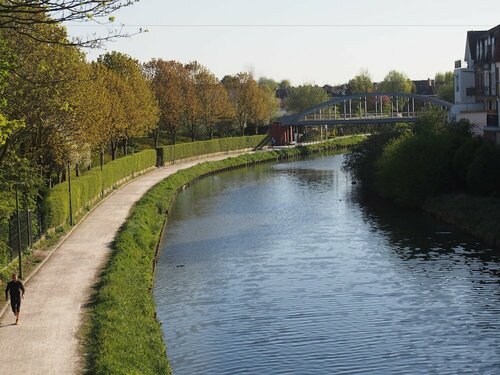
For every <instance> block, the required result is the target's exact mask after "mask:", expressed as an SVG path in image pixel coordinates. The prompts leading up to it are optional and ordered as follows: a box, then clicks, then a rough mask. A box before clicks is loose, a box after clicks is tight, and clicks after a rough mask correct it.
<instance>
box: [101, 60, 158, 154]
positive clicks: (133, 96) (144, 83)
mask: <svg viewBox="0 0 500 375" xmlns="http://www.w3.org/2000/svg"><path fill="white" fill-rule="evenodd" d="M97 61H98V62H99V63H101V64H103V65H104V66H105V67H107V68H108V69H109V70H111V71H112V72H114V73H115V74H117V76H118V77H119V79H122V80H123V84H124V85H123V86H122V85H120V89H119V90H118V91H117V93H120V95H121V101H122V103H123V108H124V110H125V117H126V121H125V122H124V124H122V125H120V126H119V129H118V128H117V129H116V130H117V132H115V133H114V134H113V137H112V139H111V150H112V158H113V160H114V159H115V157H116V146H117V143H118V141H120V140H121V141H123V153H124V155H126V154H127V145H128V139H129V138H131V137H139V136H142V135H144V134H147V133H148V132H149V131H151V130H152V129H154V128H155V127H156V126H157V123H158V118H159V109H158V106H157V103H156V98H155V96H154V93H153V90H152V89H151V87H150V83H149V82H148V80H147V79H146V76H145V75H144V74H143V73H142V67H141V65H140V64H139V62H138V61H137V60H135V59H133V58H131V57H130V56H128V55H125V54H122V53H119V52H111V53H106V54H104V55H102V56H100V57H99V58H98V59H97ZM113 87H114V88H115V89H117V88H118V86H116V85H115V86H113Z"/></svg>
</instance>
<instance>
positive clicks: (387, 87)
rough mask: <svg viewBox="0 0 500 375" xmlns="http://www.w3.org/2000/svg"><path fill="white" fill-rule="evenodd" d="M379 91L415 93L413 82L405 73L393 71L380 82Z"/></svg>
mask: <svg viewBox="0 0 500 375" xmlns="http://www.w3.org/2000/svg"><path fill="white" fill-rule="evenodd" d="M378 91H381V92H413V91H414V85H413V82H412V81H411V80H410V79H409V78H408V76H407V75H406V74H404V73H401V72H397V71H395V70H391V71H390V72H389V73H387V75H386V76H385V78H384V80H383V81H382V82H380V84H379V87H378Z"/></svg>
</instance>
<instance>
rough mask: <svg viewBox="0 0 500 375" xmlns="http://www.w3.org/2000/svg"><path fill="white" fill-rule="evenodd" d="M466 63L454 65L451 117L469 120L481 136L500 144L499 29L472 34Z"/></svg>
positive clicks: (469, 34) (468, 41) (467, 41)
mask: <svg viewBox="0 0 500 375" xmlns="http://www.w3.org/2000/svg"><path fill="white" fill-rule="evenodd" d="M464 60H465V62H466V64H467V67H466V68H462V67H461V63H460V62H457V63H455V72H454V75H455V105H454V106H453V108H452V115H454V117H455V118H456V119H457V120H460V119H468V120H469V121H470V122H471V123H473V124H475V125H476V131H477V132H478V133H480V134H484V136H485V138H488V139H490V140H491V141H494V142H497V143H499V144H500V127H499V126H498V125H499V120H498V117H499V116H498V112H499V110H500V108H499V107H500V106H499V102H498V100H499V94H500V85H499V79H500V75H499V68H500V25H498V26H496V27H494V28H493V29H491V30H485V31H469V32H468V33H467V40H466V43H465V57H464Z"/></svg>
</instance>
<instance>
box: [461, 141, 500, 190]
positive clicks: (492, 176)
mask: <svg viewBox="0 0 500 375" xmlns="http://www.w3.org/2000/svg"><path fill="white" fill-rule="evenodd" d="M467 189H468V190H469V191H470V192H472V193H474V194H479V195H489V194H493V193H497V194H498V193H500V150H499V149H498V147H495V146H493V145H491V144H489V143H484V144H483V145H482V146H481V147H479V148H478V149H477V151H476V153H475V155H474V159H473V160H472V162H471V163H470V164H469V168H468V169H467Z"/></svg>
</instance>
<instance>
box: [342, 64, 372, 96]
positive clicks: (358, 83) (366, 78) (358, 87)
mask: <svg viewBox="0 0 500 375" xmlns="http://www.w3.org/2000/svg"><path fill="white" fill-rule="evenodd" d="M347 87H348V88H349V91H350V93H351V94H358V93H366V92H372V91H373V81H372V77H371V75H370V73H369V72H368V70H362V71H361V72H360V73H359V74H358V75H356V76H355V77H354V78H352V79H351V80H350V81H349V83H348V84H347Z"/></svg>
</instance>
